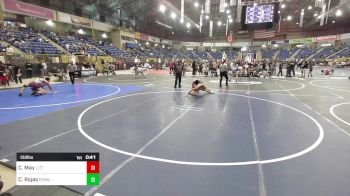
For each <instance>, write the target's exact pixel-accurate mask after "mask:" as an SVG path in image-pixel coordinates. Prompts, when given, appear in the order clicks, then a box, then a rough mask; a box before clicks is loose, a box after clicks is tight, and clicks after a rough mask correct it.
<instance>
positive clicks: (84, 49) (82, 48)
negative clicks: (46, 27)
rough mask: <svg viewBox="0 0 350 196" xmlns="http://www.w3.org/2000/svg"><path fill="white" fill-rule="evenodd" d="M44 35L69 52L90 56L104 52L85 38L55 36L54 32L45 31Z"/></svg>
mask: <svg viewBox="0 0 350 196" xmlns="http://www.w3.org/2000/svg"><path fill="white" fill-rule="evenodd" d="M44 35H45V36H46V37H48V38H49V39H51V40H52V41H54V42H55V43H57V44H59V45H60V46H61V47H62V48H64V49H66V50H67V51H68V52H69V53H71V54H77V55H78V54H87V55H91V56H105V55H106V54H105V53H104V52H102V51H100V50H99V49H97V48H96V47H95V46H93V45H92V44H91V43H89V42H88V41H87V40H85V39H83V38H79V37H77V36H71V35H69V36H57V35H56V33H53V32H48V31H45V32H44Z"/></svg>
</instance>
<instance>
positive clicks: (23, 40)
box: [0, 28, 62, 54]
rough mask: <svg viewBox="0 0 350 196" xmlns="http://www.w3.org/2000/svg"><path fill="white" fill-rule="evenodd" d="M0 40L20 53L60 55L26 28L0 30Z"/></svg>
mask: <svg viewBox="0 0 350 196" xmlns="http://www.w3.org/2000/svg"><path fill="white" fill-rule="evenodd" d="M0 34H1V39H2V40H4V41H7V42H9V43H10V44H12V45H14V46H15V47H17V48H19V49H20V50H21V51H23V52H26V53H33V54H62V52H61V51H60V50H59V49H58V48H56V47H55V46H54V45H52V44H51V43H50V41H49V40H44V39H43V38H42V37H41V36H40V35H39V34H38V33H36V32H34V31H32V30H31V29H27V28H20V29H19V30H18V31H15V30H3V29H1V30H0Z"/></svg>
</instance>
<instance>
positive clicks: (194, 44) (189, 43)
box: [181, 42, 200, 47]
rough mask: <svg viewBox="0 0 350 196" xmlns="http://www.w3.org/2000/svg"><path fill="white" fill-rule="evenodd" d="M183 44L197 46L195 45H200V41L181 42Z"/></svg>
mask: <svg viewBox="0 0 350 196" xmlns="http://www.w3.org/2000/svg"><path fill="white" fill-rule="evenodd" d="M181 45H183V46H190V47H195V46H200V43H199V42H181Z"/></svg>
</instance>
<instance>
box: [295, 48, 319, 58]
mask: <svg viewBox="0 0 350 196" xmlns="http://www.w3.org/2000/svg"><path fill="white" fill-rule="evenodd" d="M316 51H317V50H314V49H311V48H303V49H301V50H300V51H299V52H298V54H297V55H295V58H297V59H300V58H303V59H305V58H307V57H309V56H311V55H313V54H314V53H315V52H316Z"/></svg>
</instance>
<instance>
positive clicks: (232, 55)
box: [225, 51, 237, 60]
mask: <svg viewBox="0 0 350 196" xmlns="http://www.w3.org/2000/svg"><path fill="white" fill-rule="evenodd" d="M225 53H226V55H227V58H228V59H231V60H234V59H236V58H237V51H225Z"/></svg>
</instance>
